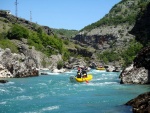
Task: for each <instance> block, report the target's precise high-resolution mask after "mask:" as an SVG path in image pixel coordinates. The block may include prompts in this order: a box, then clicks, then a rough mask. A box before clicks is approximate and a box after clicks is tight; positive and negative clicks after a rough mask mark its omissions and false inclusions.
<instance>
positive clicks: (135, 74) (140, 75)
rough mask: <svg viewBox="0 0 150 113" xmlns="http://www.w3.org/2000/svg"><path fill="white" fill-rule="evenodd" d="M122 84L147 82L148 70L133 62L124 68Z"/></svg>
mask: <svg viewBox="0 0 150 113" xmlns="http://www.w3.org/2000/svg"><path fill="white" fill-rule="evenodd" d="M120 79H121V81H120V83H121V84H147V83H148V70H146V69H145V68H143V67H141V68H136V67H133V64H132V65H130V66H129V67H127V68H126V69H124V70H123V71H122V72H121V74H120Z"/></svg>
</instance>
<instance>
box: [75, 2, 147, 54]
mask: <svg viewBox="0 0 150 113" xmlns="http://www.w3.org/2000/svg"><path fill="white" fill-rule="evenodd" d="M148 2H150V0H136V1H135V0H122V1H121V2H120V3H118V4H116V5H115V6H114V7H113V8H112V9H111V10H110V12H109V13H108V14H106V15H105V16H104V17H103V18H102V19H100V20H99V21H97V22H95V23H92V24H91V25H88V26H86V27H85V28H83V29H82V30H81V31H80V32H79V33H78V34H77V35H76V36H75V37H74V40H77V41H79V42H80V43H84V44H87V45H90V46H92V47H94V48H95V49H96V50H97V51H98V52H102V51H105V50H113V51H116V52H120V51H122V50H124V49H125V48H127V47H128V46H129V42H130V41H131V40H132V39H133V38H134V35H132V34H130V33H129V31H131V30H132V28H133V27H134V25H135V20H136V16H137V15H138V14H139V12H141V11H142V10H144V9H145V7H146V5H147V3H148Z"/></svg>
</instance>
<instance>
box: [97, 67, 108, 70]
mask: <svg viewBox="0 0 150 113" xmlns="http://www.w3.org/2000/svg"><path fill="white" fill-rule="evenodd" d="M96 70H106V69H105V68H104V67H97V68H96Z"/></svg>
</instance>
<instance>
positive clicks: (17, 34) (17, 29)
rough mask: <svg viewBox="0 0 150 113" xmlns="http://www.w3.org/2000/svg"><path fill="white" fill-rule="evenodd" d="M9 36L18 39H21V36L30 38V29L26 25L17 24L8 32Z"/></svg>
mask: <svg viewBox="0 0 150 113" xmlns="http://www.w3.org/2000/svg"><path fill="white" fill-rule="evenodd" d="M7 37H8V38H9V39H18V40H20V39H21V38H28V37H29V31H28V29H26V28H25V27H23V26H20V25H18V24H15V25H13V27H12V28H11V29H10V31H9V32H8V34H7Z"/></svg>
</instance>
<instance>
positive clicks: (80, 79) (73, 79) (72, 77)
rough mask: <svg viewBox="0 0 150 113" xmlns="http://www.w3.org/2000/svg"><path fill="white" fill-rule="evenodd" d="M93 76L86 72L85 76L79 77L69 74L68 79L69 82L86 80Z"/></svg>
mask: <svg viewBox="0 0 150 113" xmlns="http://www.w3.org/2000/svg"><path fill="white" fill-rule="evenodd" d="M92 78H93V76H92V75H91V74H88V75H87V77H81V78H77V77H75V76H70V81H71V82H88V81H90V80H92Z"/></svg>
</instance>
